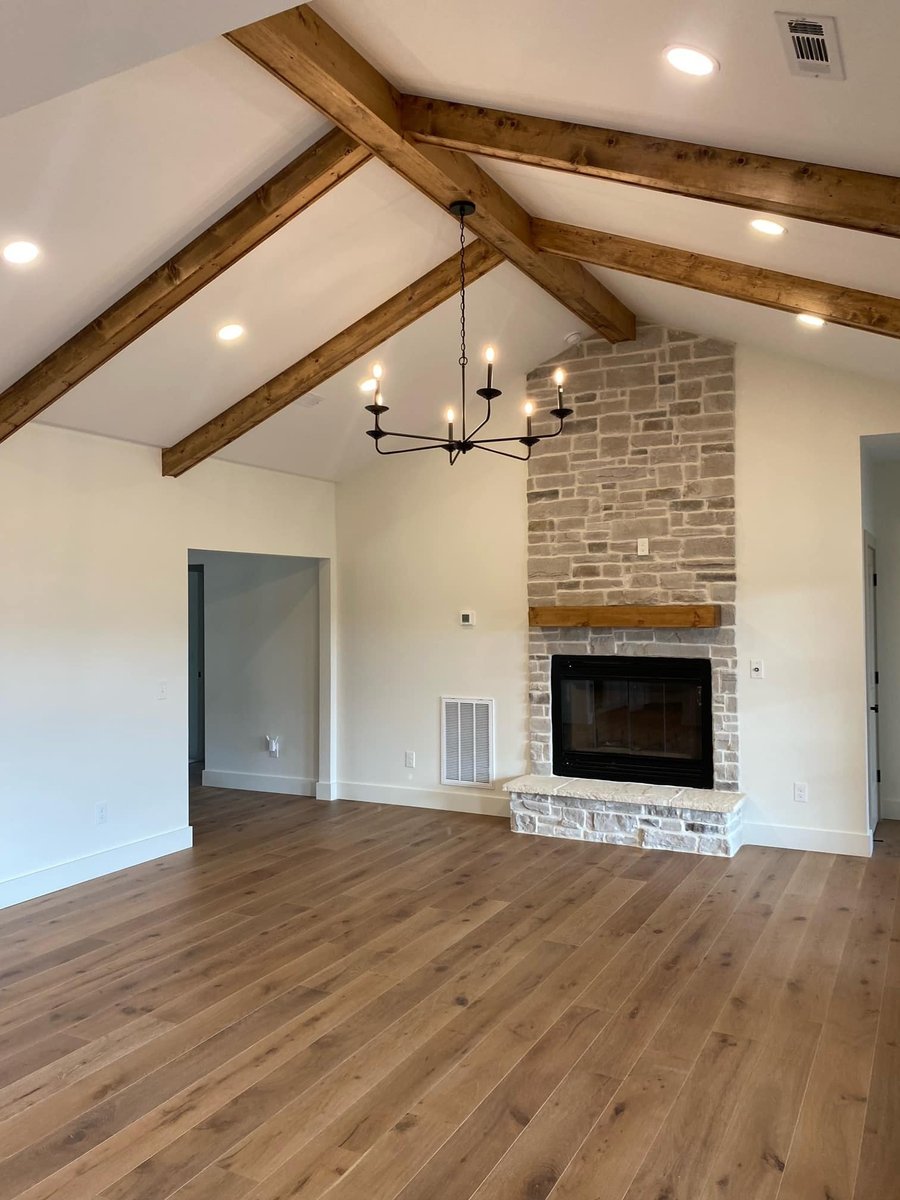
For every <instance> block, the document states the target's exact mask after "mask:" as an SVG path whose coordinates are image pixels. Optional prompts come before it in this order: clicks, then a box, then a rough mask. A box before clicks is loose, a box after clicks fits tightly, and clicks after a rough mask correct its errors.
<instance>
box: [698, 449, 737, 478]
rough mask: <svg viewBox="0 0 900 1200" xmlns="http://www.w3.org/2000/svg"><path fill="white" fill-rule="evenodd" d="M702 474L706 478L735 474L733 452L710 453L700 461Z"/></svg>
mask: <svg viewBox="0 0 900 1200" xmlns="http://www.w3.org/2000/svg"><path fill="white" fill-rule="evenodd" d="M700 474H701V476H703V477H704V478H714V477H716V476H722V475H730V476H733V475H734V455H733V454H708V455H705V456H704V457H703V458H702V459H701V461H700Z"/></svg>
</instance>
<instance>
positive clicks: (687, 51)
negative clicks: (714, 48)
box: [666, 46, 719, 75]
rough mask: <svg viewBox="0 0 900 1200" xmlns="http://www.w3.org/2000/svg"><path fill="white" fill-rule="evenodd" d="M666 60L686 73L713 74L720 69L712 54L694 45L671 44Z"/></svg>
mask: <svg viewBox="0 0 900 1200" xmlns="http://www.w3.org/2000/svg"><path fill="white" fill-rule="evenodd" d="M666 62H668V64H669V66H670V67H674V68H675V70H676V71H681V72H683V73H684V74H685V75H712V73H713V72H714V71H718V69H719V64H718V63H717V62H716V60H715V59H714V58H713V56H712V55H711V54H707V53H706V51H705V50H697V49H696V48H695V47H694V46H670V47H669V48H668V50H667V51H666Z"/></svg>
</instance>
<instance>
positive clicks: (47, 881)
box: [0, 825, 193, 908]
mask: <svg viewBox="0 0 900 1200" xmlns="http://www.w3.org/2000/svg"><path fill="white" fill-rule="evenodd" d="M192 844H193V830H192V829H191V827H190V825H185V826H184V827H183V828H182V829H172V830H170V832H168V833H157V834H155V835H154V836H153V837H148V838H141V840H140V841H139V842H127V843H126V844H125V845H124V846H114V847H113V848H112V849H111V850H101V852H100V853H99V854H86V855H85V856H84V857H83V858H74V859H72V860H71V862H64V863H57V864H56V866H53V867H44V868H43V869H42V870H40V871H31V872H29V874H27V875H17V876H16V877H15V878H14V879H6V880H3V881H0V908H8V907H9V906H10V905H11V904H21V903H22V902H23V901H24V900H34V899H35V898H36V897H37V896H46V895H47V893H48V892H57V891H59V890H60V888H67V887H72V886H73V884H76V883H87V882H88V881H89V880H91V879H99V878H100V876H101V875H110V874H111V873H112V872H113V871H121V870H124V868H125V867H136V866H137V865H138V863H144V862H150V861H151V860H152V859H154V858H162V857H163V856H164V855H166V854H175V853H176V852H177V851H178V850H189V849H190V847H191V845H192Z"/></svg>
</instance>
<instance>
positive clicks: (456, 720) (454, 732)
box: [441, 696, 494, 788]
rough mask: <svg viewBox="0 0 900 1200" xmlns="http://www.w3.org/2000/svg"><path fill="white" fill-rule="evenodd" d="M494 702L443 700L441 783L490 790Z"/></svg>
mask: <svg viewBox="0 0 900 1200" xmlns="http://www.w3.org/2000/svg"><path fill="white" fill-rule="evenodd" d="M493 782H494V702H493V700H469V699H465V698H461V697H459V696H442V697H441V783H452V784H463V785H465V786H466V787H487V788H489V787H491V786H492V785H493Z"/></svg>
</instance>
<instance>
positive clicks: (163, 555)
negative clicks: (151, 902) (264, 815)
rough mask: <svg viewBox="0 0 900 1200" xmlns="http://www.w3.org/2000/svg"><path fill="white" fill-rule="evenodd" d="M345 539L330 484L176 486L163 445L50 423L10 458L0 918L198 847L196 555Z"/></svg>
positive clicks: (269, 477)
mask: <svg viewBox="0 0 900 1200" xmlns="http://www.w3.org/2000/svg"><path fill="white" fill-rule="evenodd" d="M334 542H335V537H334V485H333V484H330V483H325V482H321V481H318V480H310V479H302V478H299V477H296V476H291V475H285V474H280V473H277V472H274V471H263V470H258V469H255V468H252V467H241V466H237V465H234V464H231V463H223V462H216V461H213V462H208V463H204V464H203V465H202V466H200V467H198V468H197V469H196V470H194V471H191V472H189V473H188V474H187V475H185V476H183V477H182V478H181V479H164V478H163V477H162V475H161V473H160V465H159V451H158V450H155V449H151V448H148V447H144V446H136V445H132V444H129V443H125V442H118V441H113V440H110V439H106V438H99V437H94V436H92V435H88V434H81V433H73V432H69V431H66V430H62V429H55V428H51V427H49V426H40V425H31V426H29V427H28V428H26V429H23V430H21V431H20V432H19V433H17V434H16V435H15V436H14V437H12V438H10V439H8V440H7V441H6V442H4V443H3V444H2V446H0V561H2V563H3V586H2V588H0V662H2V670H0V729H2V731H3V733H2V738H0V816H2V821H3V837H2V839H0V906H2V905H4V904H12V903H15V902H17V901H18V900H24V899H28V898H30V897H32V896H37V895H41V894H43V893H44V892H48V891H52V890H55V889H56V888H59V887H65V886H68V885H69V884H71V883H76V882H80V881H82V880H85V879H91V878H95V877H96V876H98V875H102V874H105V873H107V872H109V871H114V870H118V869H120V868H121V867H125V866H130V865H133V864H134V863H137V862H143V861H146V860H148V859H151V858H155V857H158V856H159V855H161V854H165V853H168V852H170V851H172V850H177V849H182V848H184V847H186V846H188V845H190V841H191V834H190V828H189V825H188V797H187V551H188V548H189V547H192V546H202V547H206V548H210V549H215V550H230V551H238V552H243V553H260V554H279V555H298V556H304V557H309V558H324V559H327V558H331V557H332V556H333V553H334ZM162 682H165V684H166V689H165V690H166V697H165V699H160V698H159V697H160V690H161V688H160V685H161V683H162ZM98 805H105V806H106V816H107V819H106V822H105V823H101V824H98V823H97V815H98V814H97V806H98Z"/></svg>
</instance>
